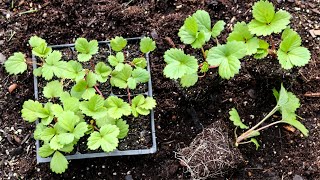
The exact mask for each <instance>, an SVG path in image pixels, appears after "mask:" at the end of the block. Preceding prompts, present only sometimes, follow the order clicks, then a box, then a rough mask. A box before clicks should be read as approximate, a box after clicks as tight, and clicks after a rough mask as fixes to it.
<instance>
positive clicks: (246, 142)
mask: <svg viewBox="0 0 320 180" xmlns="http://www.w3.org/2000/svg"><path fill="white" fill-rule="evenodd" d="M248 143H251V141H245V142H240V143H238V144H248Z"/></svg>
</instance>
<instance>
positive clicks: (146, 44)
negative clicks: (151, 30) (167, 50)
mask: <svg viewBox="0 0 320 180" xmlns="http://www.w3.org/2000/svg"><path fill="white" fill-rule="evenodd" d="M155 49H156V42H154V41H153V40H152V39H151V38H149V37H143V38H142V39H141V41H140V51H141V52H143V53H148V52H151V51H154V50H155Z"/></svg>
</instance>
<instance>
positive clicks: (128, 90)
mask: <svg viewBox="0 0 320 180" xmlns="http://www.w3.org/2000/svg"><path fill="white" fill-rule="evenodd" d="M127 93H128V101H129V104H130V105H131V97H130V96H131V93H130V89H129V88H128V87H127Z"/></svg>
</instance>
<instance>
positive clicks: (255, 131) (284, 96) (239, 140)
mask: <svg viewBox="0 0 320 180" xmlns="http://www.w3.org/2000/svg"><path fill="white" fill-rule="evenodd" d="M273 95H274V97H275V98H276V100H277V104H276V106H275V107H274V108H273V109H272V110H271V111H270V112H269V113H268V114H267V115H266V116H265V117H264V118H263V119H262V120H261V121H259V122H258V123H257V124H256V125H255V126H253V127H252V128H250V129H249V127H248V126H247V125H245V124H244V123H243V122H242V121H241V118H240V116H239V114H238V111H237V110H236V109H235V108H232V109H231V110H230V112H229V114H230V120H231V121H232V122H233V124H234V125H235V126H236V127H237V128H240V129H249V130H247V131H246V132H244V133H242V134H241V135H240V136H237V135H236V134H235V135H236V143H235V144H236V146H238V145H239V144H247V143H250V142H252V143H254V144H255V145H256V149H258V148H259V146H260V145H259V143H258V141H257V140H256V139H255V138H254V137H256V136H259V135H260V132H261V131H262V130H264V129H266V128H268V127H270V126H274V125H277V124H280V123H286V124H289V125H291V126H293V127H295V128H297V129H299V130H300V131H301V132H302V134H303V135H304V136H308V133H309V131H308V129H307V128H306V127H305V126H304V125H303V124H302V123H301V122H300V121H298V120H297V117H298V116H297V115H296V113H295V112H296V110H297V109H298V108H299V107H300V102H299V99H298V98H297V97H296V96H295V95H294V94H293V93H292V92H288V91H287V90H286V89H285V88H284V87H283V85H281V89H280V91H279V92H278V91H277V90H276V89H273ZM276 112H280V114H281V119H280V120H277V121H274V122H272V123H269V124H266V125H264V126H262V127H260V126H261V125H262V124H263V123H265V121H266V120H268V119H269V118H270V117H271V116H272V115H273V114H275V113H276ZM236 130H237V129H235V132H236Z"/></svg>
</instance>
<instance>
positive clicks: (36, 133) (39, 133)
mask: <svg viewBox="0 0 320 180" xmlns="http://www.w3.org/2000/svg"><path fill="white" fill-rule="evenodd" d="M46 128H47V126H45V125H43V124H42V123H38V124H37V126H36V130H35V131H34V132H33V138H34V139H35V140H40V139H41V136H42V132H43V130H44V129H46Z"/></svg>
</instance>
